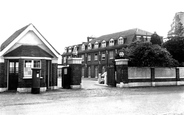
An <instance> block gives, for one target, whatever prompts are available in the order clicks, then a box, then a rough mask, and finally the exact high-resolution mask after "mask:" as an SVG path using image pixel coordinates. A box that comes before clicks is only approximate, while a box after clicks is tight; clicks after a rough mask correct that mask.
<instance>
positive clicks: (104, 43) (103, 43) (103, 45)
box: [102, 40, 106, 48]
mask: <svg viewBox="0 0 184 115" xmlns="http://www.w3.org/2000/svg"><path fill="white" fill-rule="evenodd" d="M104 47H106V41H105V40H103V41H102V48H104Z"/></svg>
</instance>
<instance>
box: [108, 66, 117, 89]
mask: <svg viewBox="0 0 184 115" xmlns="http://www.w3.org/2000/svg"><path fill="white" fill-rule="evenodd" d="M107 85H109V86H112V87H116V79H115V71H114V67H108V68H107Z"/></svg>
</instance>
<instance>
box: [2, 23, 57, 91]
mask: <svg viewBox="0 0 184 115" xmlns="http://www.w3.org/2000/svg"><path fill="white" fill-rule="evenodd" d="M59 56H60V54H59V53H58V52H57V51H56V50H55V49H54V47H53V46H52V45H51V44H50V43H49V42H48V41H47V40H46V39H45V38H44V37H43V35H42V34H41V33H40V32H39V31H38V30H37V29H36V28H35V26H34V25H33V24H29V25H27V26H25V27H23V28H21V29H19V30H17V31H16V32H15V33H14V34H13V35H11V36H10V37H9V38H8V39H7V40H6V41H4V42H3V43H2V44H1V47H0V92H2V91H6V90H15V91H19V92H30V91H31V87H32V86H31V85H32V68H39V69H41V75H40V90H41V91H46V90H47V89H53V88H56V87H57V65H58V58H59Z"/></svg>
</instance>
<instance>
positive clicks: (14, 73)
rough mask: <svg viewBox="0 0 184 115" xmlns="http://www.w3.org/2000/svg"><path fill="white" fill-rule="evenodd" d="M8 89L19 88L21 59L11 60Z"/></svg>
mask: <svg viewBox="0 0 184 115" xmlns="http://www.w3.org/2000/svg"><path fill="white" fill-rule="evenodd" d="M8 67H9V80H8V81H9V82H8V90H17V87H18V76H19V60H9V66H8Z"/></svg>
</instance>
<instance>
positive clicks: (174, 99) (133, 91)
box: [0, 79, 184, 115]
mask: <svg viewBox="0 0 184 115" xmlns="http://www.w3.org/2000/svg"><path fill="white" fill-rule="evenodd" d="M95 83H96V81H95V80H91V79H83V83H82V85H83V87H82V89H80V90H76V89H75V90H74V89H59V90H55V91H48V92H45V93H41V94H31V93H15V92H4V93H0V115H122V114H123V115H184V109H183V108H184V86H172V87H146V88H145V87H144V88H115V87H106V86H99V85H95Z"/></svg>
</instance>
